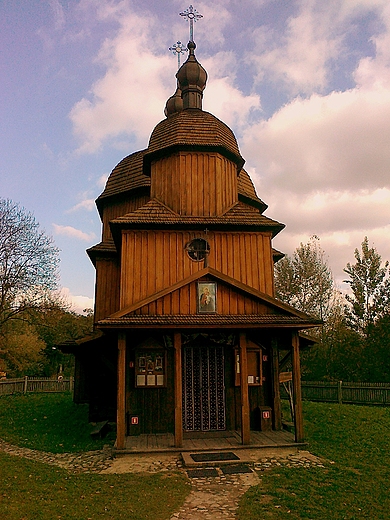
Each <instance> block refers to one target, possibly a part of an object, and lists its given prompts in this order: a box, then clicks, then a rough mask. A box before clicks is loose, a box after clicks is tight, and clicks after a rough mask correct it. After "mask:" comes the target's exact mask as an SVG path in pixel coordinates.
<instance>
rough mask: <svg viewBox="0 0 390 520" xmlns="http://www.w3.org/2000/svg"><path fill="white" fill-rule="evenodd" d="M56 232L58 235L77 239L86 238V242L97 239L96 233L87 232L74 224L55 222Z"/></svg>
mask: <svg viewBox="0 0 390 520" xmlns="http://www.w3.org/2000/svg"><path fill="white" fill-rule="evenodd" d="M53 228H54V233H55V234H56V235H64V236H66V237H69V238H75V239H77V240H84V241H85V242H90V241H91V240H94V239H96V235H95V233H85V232H84V231H81V230H80V229H76V228H74V227H72V226H61V225H58V224H53Z"/></svg>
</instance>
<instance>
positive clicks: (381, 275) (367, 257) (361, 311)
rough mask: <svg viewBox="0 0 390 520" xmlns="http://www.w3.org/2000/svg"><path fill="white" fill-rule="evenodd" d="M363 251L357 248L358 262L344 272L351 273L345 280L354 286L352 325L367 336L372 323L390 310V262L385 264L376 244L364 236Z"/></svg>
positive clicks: (350, 308)
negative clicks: (370, 244)
mask: <svg viewBox="0 0 390 520" xmlns="http://www.w3.org/2000/svg"><path fill="white" fill-rule="evenodd" d="M361 247H362V251H361V253H360V252H359V250H358V249H355V259H356V263H355V264H350V263H348V264H347V266H346V268H345V269H344V272H345V273H347V274H348V275H349V280H345V282H346V283H347V284H349V286H350V287H351V290H352V295H349V294H347V295H346V299H347V301H348V302H349V304H350V306H348V307H346V315H347V318H348V321H349V323H350V326H351V327H352V328H354V329H355V330H357V331H358V332H359V333H361V334H363V335H365V336H367V334H368V332H369V329H370V327H371V326H372V325H373V324H375V322H376V321H377V320H378V318H380V317H382V316H385V315H386V313H389V311H390V279H389V262H385V263H384V265H383V266H382V258H381V256H380V254H379V253H378V252H377V250H376V249H375V248H374V247H369V243H368V238H367V237H364V240H363V242H362V245H361Z"/></svg>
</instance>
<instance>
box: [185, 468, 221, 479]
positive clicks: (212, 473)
mask: <svg viewBox="0 0 390 520" xmlns="http://www.w3.org/2000/svg"><path fill="white" fill-rule="evenodd" d="M187 475H188V477H189V478H199V477H218V471H217V470H216V469H215V468H201V469H187Z"/></svg>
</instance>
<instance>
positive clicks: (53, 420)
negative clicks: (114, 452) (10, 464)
mask: <svg viewBox="0 0 390 520" xmlns="http://www.w3.org/2000/svg"><path fill="white" fill-rule="evenodd" d="M91 429H92V428H91V426H90V424H88V405H86V404H74V403H73V401H72V396H71V394H70V393H66V394H26V395H7V396H1V397H0V438H1V439H3V440H4V441H7V442H10V443H11V444H15V445H17V446H22V447H25V448H32V449H37V450H42V451H48V452H51V453H67V452H77V451H87V450H97V449H100V448H102V447H103V445H104V444H113V442H114V440H115V434H114V433H110V434H109V435H108V436H107V437H106V438H104V439H102V440H101V439H96V440H94V439H92V438H91V436H90V432H91Z"/></svg>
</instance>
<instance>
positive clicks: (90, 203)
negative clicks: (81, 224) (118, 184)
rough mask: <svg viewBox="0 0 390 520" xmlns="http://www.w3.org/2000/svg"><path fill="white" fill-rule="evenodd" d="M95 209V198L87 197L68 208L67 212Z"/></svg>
mask: <svg viewBox="0 0 390 520" xmlns="http://www.w3.org/2000/svg"><path fill="white" fill-rule="evenodd" d="M94 209H95V200H94V199H85V200H82V201H81V202H79V203H78V204H76V205H75V206H73V207H72V208H70V209H68V210H67V211H66V213H74V212H76V211H79V210H86V211H92V210H94Z"/></svg>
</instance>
